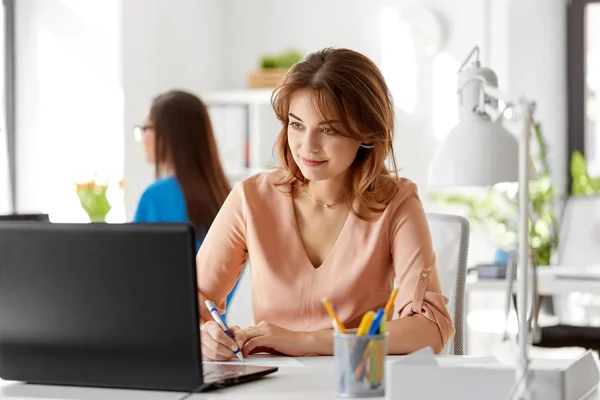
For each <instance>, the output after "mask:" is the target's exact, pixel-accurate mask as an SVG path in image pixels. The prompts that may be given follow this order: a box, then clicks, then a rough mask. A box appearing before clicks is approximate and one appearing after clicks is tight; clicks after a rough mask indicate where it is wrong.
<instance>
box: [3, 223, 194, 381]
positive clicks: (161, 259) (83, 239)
mask: <svg viewBox="0 0 600 400" xmlns="http://www.w3.org/2000/svg"><path fill="white" fill-rule="evenodd" d="M194 242H195V241H194V237H193V231H192V229H191V228H190V227H189V226H187V225H184V224H181V225H175V224H173V225H167V224H115V225H113V224H44V223H38V224H35V223H34V224H23V223H12V224H11V223H3V224H0V376H1V377H2V379H4V380H19V381H29V382H36V383H50V384H69V385H71V384H72V385H90V386H110V387H125V388H140V389H159V390H160V389H164V390H181V391H189V390H193V389H194V388H196V387H198V386H199V385H201V383H202V371H201V356H200V349H199V346H200V339H199V332H198V326H199V319H198V301H197V297H196V296H197V295H196V272H195V262H194V251H195V245H194Z"/></svg>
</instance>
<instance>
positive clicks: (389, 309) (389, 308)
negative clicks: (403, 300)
mask: <svg viewBox="0 0 600 400" xmlns="http://www.w3.org/2000/svg"><path fill="white" fill-rule="evenodd" d="M396 295H398V288H395V289H394V290H392V294H390V298H389V299H388V302H387V304H386V305H385V312H384V314H383V315H384V316H385V318H389V316H390V313H391V312H392V309H393V308H394V301H395V300H396Z"/></svg>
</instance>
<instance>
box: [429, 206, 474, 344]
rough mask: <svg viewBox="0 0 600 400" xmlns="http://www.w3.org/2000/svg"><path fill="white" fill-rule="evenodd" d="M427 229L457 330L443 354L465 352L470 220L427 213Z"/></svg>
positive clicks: (443, 290) (443, 289)
mask: <svg viewBox="0 0 600 400" xmlns="http://www.w3.org/2000/svg"><path fill="white" fill-rule="evenodd" d="M427 222H428V223H429V231H430V232H431V240H432V242H433V250H434V251H435V255H436V267H437V270H438V274H439V276H440V281H441V284H442V292H443V293H444V296H446V297H447V298H448V311H449V312H450V317H451V318H452V322H453V323H454V328H455V329H456V333H455V335H454V337H453V338H452V339H451V340H450V341H449V342H448V343H447V344H446V346H445V347H444V349H443V351H442V354H454V355H462V354H463V353H464V329H465V304H464V303H465V284H466V279H467V257H468V253H469V222H468V221H467V219H466V218H464V217H461V216H458V215H450V214H433V213H428V214H427Z"/></svg>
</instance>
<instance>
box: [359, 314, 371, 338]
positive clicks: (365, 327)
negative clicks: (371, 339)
mask: <svg viewBox="0 0 600 400" xmlns="http://www.w3.org/2000/svg"><path fill="white" fill-rule="evenodd" d="M373 318H375V313H374V312H373V311H368V312H366V313H365V315H363V318H362V321H360V325H359V326H358V330H357V331H356V336H364V335H366V334H367V333H368V332H369V328H370V327H371V323H372V322H373Z"/></svg>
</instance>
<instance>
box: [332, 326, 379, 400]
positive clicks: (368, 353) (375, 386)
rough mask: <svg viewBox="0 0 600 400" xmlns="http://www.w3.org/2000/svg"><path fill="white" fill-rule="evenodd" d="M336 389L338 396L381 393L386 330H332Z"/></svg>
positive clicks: (363, 395)
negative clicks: (367, 332)
mask: <svg viewBox="0 0 600 400" xmlns="http://www.w3.org/2000/svg"><path fill="white" fill-rule="evenodd" d="M333 343H334V345H333V346H334V347H333V352H334V353H333V354H334V363H335V369H334V372H335V380H336V392H335V394H336V395H337V396H340V397H377V396H384V395H385V384H384V376H385V373H384V372H385V371H384V367H385V358H386V355H387V333H385V334H381V335H371V336H357V335H356V334H354V333H346V334H340V333H334V334H333Z"/></svg>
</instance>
